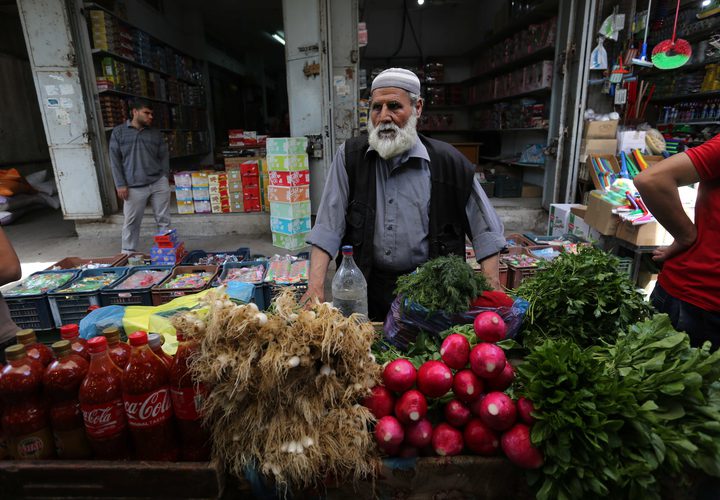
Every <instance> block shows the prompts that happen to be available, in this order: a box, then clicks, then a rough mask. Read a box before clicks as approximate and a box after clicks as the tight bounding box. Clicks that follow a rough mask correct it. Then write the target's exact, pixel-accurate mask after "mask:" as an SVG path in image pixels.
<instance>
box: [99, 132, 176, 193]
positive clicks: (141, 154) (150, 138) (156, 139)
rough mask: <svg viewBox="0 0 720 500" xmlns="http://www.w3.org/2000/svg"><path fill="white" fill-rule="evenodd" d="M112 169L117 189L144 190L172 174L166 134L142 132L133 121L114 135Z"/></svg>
mask: <svg viewBox="0 0 720 500" xmlns="http://www.w3.org/2000/svg"><path fill="white" fill-rule="evenodd" d="M110 165H111V166H112V174H113V179H114V180H115V187H118V188H121V187H141V186H147V185H148V184H152V183H153V182H155V181H157V180H158V179H160V178H161V177H163V176H168V175H169V174H170V152H169V151H168V146H167V143H166V142H165V138H164V137H163V134H162V132H160V131H159V130H157V129H154V128H144V129H142V130H138V129H136V128H135V127H133V126H132V125H131V124H130V120H128V121H127V122H125V123H124V124H123V125H118V126H117V127H115V128H114V129H113V131H112V134H111V135H110Z"/></svg>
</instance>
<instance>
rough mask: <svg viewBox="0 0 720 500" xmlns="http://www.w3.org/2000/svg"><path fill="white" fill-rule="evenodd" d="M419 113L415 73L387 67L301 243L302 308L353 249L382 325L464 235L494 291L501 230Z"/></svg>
mask: <svg viewBox="0 0 720 500" xmlns="http://www.w3.org/2000/svg"><path fill="white" fill-rule="evenodd" d="M422 108H423V100H422V98H421V97H420V80H419V79H418V77H417V76H416V75H415V74H414V73H413V72H411V71H408V70H405V69H400V68H390V69H387V70H385V71H383V72H382V73H380V74H379V75H378V76H377V77H376V78H375V80H373V83H372V87H371V102H370V120H369V123H368V132H369V135H368V136H361V137H356V138H353V139H350V140H348V141H346V142H345V144H343V145H342V146H340V147H339V148H338V151H337V154H336V155H335V158H334V160H333V163H332V166H331V168H330V173H329V175H328V178H327V181H326V184H325V189H324V191H323V195H322V200H321V202H320V208H319V210H318V212H317V219H316V221H315V226H314V227H313V229H312V231H311V233H310V235H309V237H308V243H309V244H311V245H312V252H311V257H310V276H309V282H308V291H307V292H306V294H305V296H304V297H303V299H304V300H311V299H314V298H317V299H318V300H320V301H321V302H322V301H323V300H324V282H325V277H326V274H327V269H328V264H329V263H330V259H331V258H332V256H334V255H336V254H337V253H338V250H339V248H340V247H341V246H342V245H352V246H353V253H354V257H355V261H356V263H357V265H358V267H359V268H360V270H361V271H362V272H363V275H364V276H365V279H366V280H367V282H368V313H369V316H370V319H371V320H373V321H383V320H384V319H385V316H386V315H387V312H388V310H389V308H390V304H391V303H392V301H393V299H394V290H395V285H396V281H397V278H398V277H399V276H401V275H403V274H407V273H409V272H412V271H413V270H414V269H416V268H417V267H418V266H419V265H421V264H423V263H425V262H427V261H428V260H430V259H432V258H435V257H439V256H443V255H450V254H454V255H459V256H464V255H465V238H466V236H468V237H469V238H470V241H471V242H472V245H473V248H474V250H475V256H476V258H477V260H478V262H479V263H480V264H481V266H482V272H483V274H485V276H487V278H488V279H489V281H490V283H491V284H492V285H493V286H494V287H495V288H497V289H499V288H500V285H499V276H498V263H499V260H498V254H499V252H500V250H502V249H503V247H504V246H505V244H506V242H505V238H504V237H503V224H502V222H501V221H500V219H499V218H498V216H497V213H496V212H495V210H494V209H493V207H492V205H491V204H490V201H489V200H488V198H487V196H486V195H485V192H484V191H483V189H482V187H481V186H480V183H479V182H478V181H477V180H476V179H475V175H474V173H475V169H474V167H473V165H472V164H471V163H470V162H469V161H468V160H467V159H466V158H465V157H464V156H463V155H462V154H460V153H459V152H458V151H457V149H455V148H454V147H452V146H451V145H450V144H447V143H445V142H441V141H437V140H434V139H430V138H428V137H424V136H422V135H419V134H418V133H417V130H416V126H417V120H418V117H419V116H420V115H421V113H422ZM339 258H341V257H339Z"/></svg>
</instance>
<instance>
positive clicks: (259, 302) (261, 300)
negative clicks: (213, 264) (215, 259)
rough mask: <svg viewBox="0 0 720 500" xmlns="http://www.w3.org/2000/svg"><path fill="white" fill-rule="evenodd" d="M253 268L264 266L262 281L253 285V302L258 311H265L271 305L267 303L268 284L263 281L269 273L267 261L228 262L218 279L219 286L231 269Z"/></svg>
mask: <svg viewBox="0 0 720 500" xmlns="http://www.w3.org/2000/svg"><path fill="white" fill-rule="evenodd" d="M252 266H263V276H262V278H261V279H260V281H258V282H254V283H252V284H253V285H255V293H254V295H253V302H255V305H256V306H258V309H260V310H261V311H263V310H265V309H266V308H267V306H268V305H269V304H268V302H267V301H266V293H265V288H266V284H265V282H264V281H263V279H265V273H266V272H267V261H265V260H249V261H246V262H228V263H227V264H225V267H224V269H223V271H222V274H220V278H218V284H219V283H220V282H222V281H223V280H224V279H225V278H226V277H227V275H228V274H229V271H230V270H231V269H238V268H242V267H252Z"/></svg>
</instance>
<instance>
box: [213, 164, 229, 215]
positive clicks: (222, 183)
mask: <svg viewBox="0 0 720 500" xmlns="http://www.w3.org/2000/svg"><path fill="white" fill-rule="evenodd" d="M208 188H209V189H208V190H209V192H210V207H211V208H212V212H213V213H214V214H221V213H227V212H230V192H229V191H228V180H227V174H226V173H225V172H221V173H217V174H210V175H208Z"/></svg>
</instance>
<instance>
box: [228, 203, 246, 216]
mask: <svg viewBox="0 0 720 500" xmlns="http://www.w3.org/2000/svg"><path fill="white" fill-rule="evenodd" d="M244 211H245V204H244V203H243V201H242V200H240V201H239V202H237V201H230V212H232V213H242V212H244Z"/></svg>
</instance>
